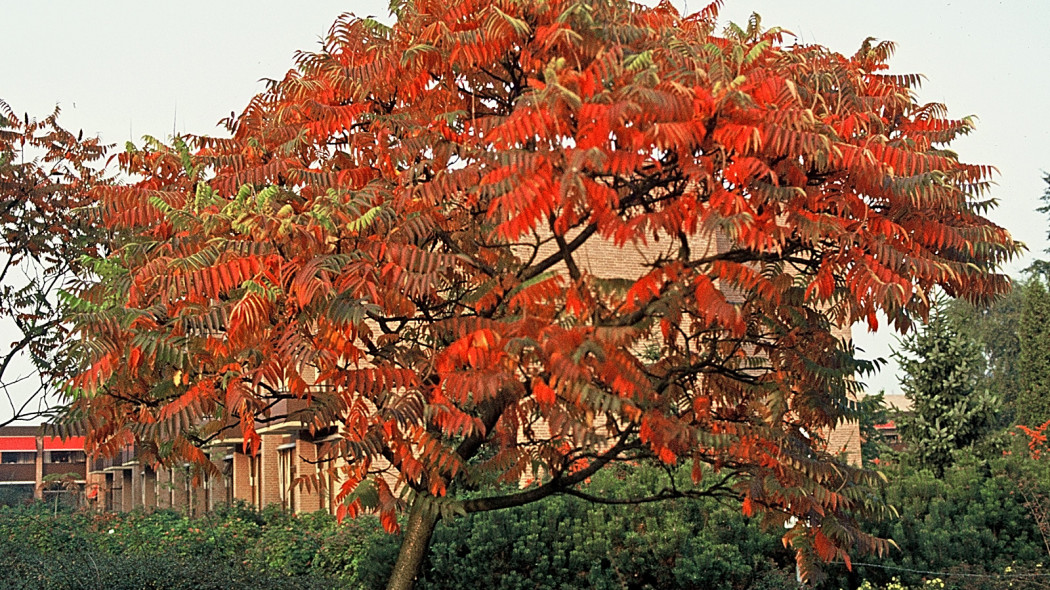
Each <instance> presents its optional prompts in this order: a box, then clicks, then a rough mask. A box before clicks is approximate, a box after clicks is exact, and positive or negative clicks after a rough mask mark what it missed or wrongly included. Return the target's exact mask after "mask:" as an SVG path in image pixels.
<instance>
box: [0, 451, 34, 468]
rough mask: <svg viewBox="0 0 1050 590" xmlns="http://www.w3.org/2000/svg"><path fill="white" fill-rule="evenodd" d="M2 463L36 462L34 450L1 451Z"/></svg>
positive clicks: (20, 463)
mask: <svg viewBox="0 0 1050 590" xmlns="http://www.w3.org/2000/svg"><path fill="white" fill-rule="evenodd" d="M0 463H3V464H4V465H27V464H32V463H36V452H34V451H4V452H3V453H0Z"/></svg>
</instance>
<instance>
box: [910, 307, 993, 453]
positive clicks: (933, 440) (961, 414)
mask: <svg viewBox="0 0 1050 590" xmlns="http://www.w3.org/2000/svg"><path fill="white" fill-rule="evenodd" d="M894 356H895V357H896V358H897V360H898V362H899V363H900V367H901V370H902V372H903V374H902V377H901V388H902V389H903V390H904V395H905V396H906V397H907V398H908V399H909V400H911V402H912V412H911V413H909V414H907V415H904V416H901V419H900V424H901V438H902V439H903V440H904V441H905V442H907V443H908V445H909V446H910V448H911V450H912V452H913V453H914V454H915V456H916V458H917V459H918V460H919V462H920V463H922V464H923V465H925V466H927V467H930V468H932V469H933V470H934V471H935V472H936V473H938V474H940V473H943V472H944V468H945V467H947V466H949V465H950V464H951V462H952V451H954V450H956V449H961V448H965V447H970V446H973V445H974V444H975V443H977V442H979V441H980V440H981V439H982V438H983V437H984V436H985V435H987V434H988V433H989V432H990V431H991V430H993V428H994V425H995V421H996V420H995V413H996V411H997V410H998V408H999V406H1000V404H999V398H998V396H997V395H995V394H994V393H992V392H991V391H989V390H988V389H987V387H985V386H983V383H982V382H983V379H982V376H983V373H984V368H985V360H984V357H983V355H982V354H981V349H980V347H979V346H978V344H977V342H976V341H975V340H973V339H970V338H966V337H964V336H963V334H962V331H961V330H960V328H959V326H958V324H957V322H955V321H953V319H952V318H951V317H950V316H949V315H948V313H947V309H946V304H944V303H943V302H941V303H939V304H937V305H936V306H935V307H934V309H933V310H932V311H931V313H930V320H929V322H928V323H927V324H926V325H925V326H923V327H922V329H920V330H918V331H916V332H912V333H911V334H910V335H909V337H908V338H906V339H904V340H903V341H902V347H901V350H898V351H896V352H895V353H894Z"/></svg>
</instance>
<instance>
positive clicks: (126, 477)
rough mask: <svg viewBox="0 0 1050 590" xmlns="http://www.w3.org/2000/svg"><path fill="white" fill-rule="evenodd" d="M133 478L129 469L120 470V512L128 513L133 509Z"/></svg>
mask: <svg viewBox="0 0 1050 590" xmlns="http://www.w3.org/2000/svg"><path fill="white" fill-rule="evenodd" d="M134 479H135V478H134V477H133V474H132V472H131V469H121V470H120V510H121V512H130V511H131V509H132V508H134V507H135V500H134V498H135V497H134V496H133V495H132V493H133V492H132V490H133V489H134V484H133V483H132V481H133V480H134Z"/></svg>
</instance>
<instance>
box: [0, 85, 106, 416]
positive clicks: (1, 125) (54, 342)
mask: <svg viewBox="0 0 1050 590" xmlns="http://www.w3.org/2000/svg"><path fill="white" fill-rule="evenodd" d="M58 115H59V112H58V109H57V108H56V109H55V111H54V112H52V113H51V114H50V115H48V116H47V117H44V118H43V119H39V120H38V119H36V118H31V117H30V116H29V115H28V114H27V113H26V114H23V115H22V116H18V115H16V114H15V112H14V111H13V110H12V109H11V107H10V106H9V105H8V104H7V103H6V102H4V101H3V100H0V318H2V319H3V321H4V322H5V323H7V326H8V328H7V329H9V328H13V330H12V331H10V332H7V331H5V335H6V334H11V335H13V341H11V342H10V348H8V349H6V350H5V351H4V352H3V354H2V355H0V388H2V389H3V391H4V397H5V398H6V404H5V405H6V408H5V409H6V410H7V411H6V412H5V413H4V415H3V417H2V418H0V426H2V425H4V424H7V423H10V422H15V421H19V420H28V419H35V418H39V417H41V416H44V415H53V414H54V413H55V412H54V408H52V402H53V401H54V400H53V398H52V397H50V394H54V393H55V390H54V387H52V385H53V383H54V382H55V381H60V380H61V379H62V378H66V377H68V376H69V373H68V372H67V371H66V369H68V367H66V366H65V365H64V363H63V362H62V360H61V359H60V357H59V356H57V355H56V354H55V353H56V351H57V350H58V349H59V348H61V343H62V342H63V340H64V339H65V338H66V336H67V335H68V329H67V328H68V327H67V326H64V325H63V324H62V321H61V317H60V314H59V302H58V293H59V291H60V289H61V288H62V287H64V286H66V285H67V282H68V281H70V280H72V279H73V273H74V272H75V271H76V270H78V269H79V268H80V257H81V256H83V255H85V254H93V253H95V250H94V247H95V245H96V243H97V240H96V236H95V234H96V232H97V230H98V227H97V226H96V225H94V224H92V223H91V222H90V220H89V218H87V217H85V216H84V215H82V214H80V213H79V212H78V211H77V209H78V208H79V207H81V206H86V205H88V204H89V203H90V196H89V194H88V193H89V189H90V187H91V186H93V185H94V184H95V183H97V182H104V181H105V180H104V176H103V174H104V173H103V170H102V168H103V166H102V164H101V163H100V160H101V159H102V157H103V156H104V155H105V146H103V145H102V144H101V143H100V142H99V139H98V138H86V139H85V138H84V137H83V132H81V133H80V134H79V135H77V134H73V133H72V132H70V131H68V130H66V129H64V128H63V127H62V126H60V125H59V124H58ZM5 330H6V329H5ZM8 338H12V336H8ZM4 344H5V345H7V342H5V343H4ZM26 361H28V362H26ZM28 367H32V368H33V369H35V370H36V371H37V372H38V374H39V377H40V378H36V377H37V376H34V375H32V369H29V368H28Z"/></svg>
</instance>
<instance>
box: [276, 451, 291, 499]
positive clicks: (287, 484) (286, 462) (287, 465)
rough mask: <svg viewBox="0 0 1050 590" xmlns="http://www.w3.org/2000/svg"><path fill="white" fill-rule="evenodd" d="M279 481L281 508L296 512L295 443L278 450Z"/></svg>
mask: <svg viewBox="0 0 1050 590" xmlns="http://www.w3.org/2000/svg"><path fill="white" fill-rule="evenodd" d="M277 479H278V481H279V482H280V494H281V506H282V507H283V508H285V509H286V510H295V488H294V487H293V486H292V483H293V482H294V481H295V443H292V444H289V445H282V446H280V447H278V448H277Z"/></svg>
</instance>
